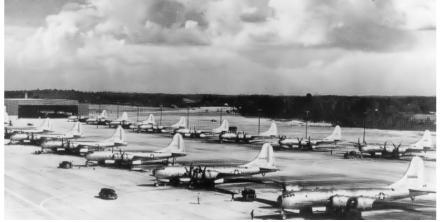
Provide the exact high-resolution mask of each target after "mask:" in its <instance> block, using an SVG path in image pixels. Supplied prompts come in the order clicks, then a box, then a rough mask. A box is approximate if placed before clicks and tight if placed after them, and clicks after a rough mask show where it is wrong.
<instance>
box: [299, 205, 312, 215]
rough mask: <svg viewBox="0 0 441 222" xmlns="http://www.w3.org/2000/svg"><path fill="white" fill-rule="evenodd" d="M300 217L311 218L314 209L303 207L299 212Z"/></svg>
mask: <svg viewBox="0 0 441 222" xmlns="http://www.w3.org/2000/svg"><path fill="white" fill-rule="evenodd" d="M299 214H300V216H304V217H311V216H312V207H303V208H301V209H300V212H299Z"/></svg>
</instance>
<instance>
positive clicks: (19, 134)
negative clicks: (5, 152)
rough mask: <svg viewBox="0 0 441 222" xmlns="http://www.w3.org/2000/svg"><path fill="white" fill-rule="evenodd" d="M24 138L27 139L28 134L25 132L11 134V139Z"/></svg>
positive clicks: (18, 139)
mask: <svg viewBox="0 0 441 222" xmlns="http://www.w3.org/2000/svg"><path fill="white" fill-rule="evenodd" d="M25 139H28V135H27V134H25V133H17V134H15V135H12V136H11V140H16V141H20V140H25Z"/></svg>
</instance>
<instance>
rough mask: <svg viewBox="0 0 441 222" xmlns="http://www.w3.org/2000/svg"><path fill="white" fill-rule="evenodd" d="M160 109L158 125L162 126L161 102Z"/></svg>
mask: <svg viewBox="0 0 441 222" xmlns="http://www.w3.org/2000/svg"><path fill="white" fill-rule="evenodd" d="M160 110H161V112H160V115H159V125H160V126H162V104H161V106H160Z"/></svg>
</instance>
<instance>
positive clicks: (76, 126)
mask: <svg viewBox="0 0 441 222" xmlns="http://www.w3.org/2000/svg"><path fill="white" fill-rule="evenodd" d="M69 134H72V135H73V136H81V135H82V134H83V130H82V127H81V124H80V122H75V124H74V126H73V127H72V129H71V130H70V132H69Z"/></svg>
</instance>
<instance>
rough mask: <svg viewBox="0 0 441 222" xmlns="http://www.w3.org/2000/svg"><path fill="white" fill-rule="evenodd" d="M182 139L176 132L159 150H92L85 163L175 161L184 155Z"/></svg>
mask: <svg viewBox="0 0 441 222" xmlns="http://www.w3.org/2000/svg"><path fill="white" fill-rule="evenodd" d="M185 155H186V154H185V145H184V139H183V138H182V136H181V135H180V134H176V135H175V136H174V137H173V139H172V141H171V143H170V144H169V145H168V146H167V147H165V148H163V149H160V150H157V151H152V152H128V151H127V152H125V151H122V150H119V151H94V152H91V153H88V154H87V155H86V165H88V164H89V163H91V162H95V163H99V164H118V165H124V166H131V167H133V166H136V165H145V164H156V163H165V164H167V163H169V162H170V161H169V160H170V159H172V162H173V163H174V162H175V159H176V158H177V157H181V156H185Z"/></svg>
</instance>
